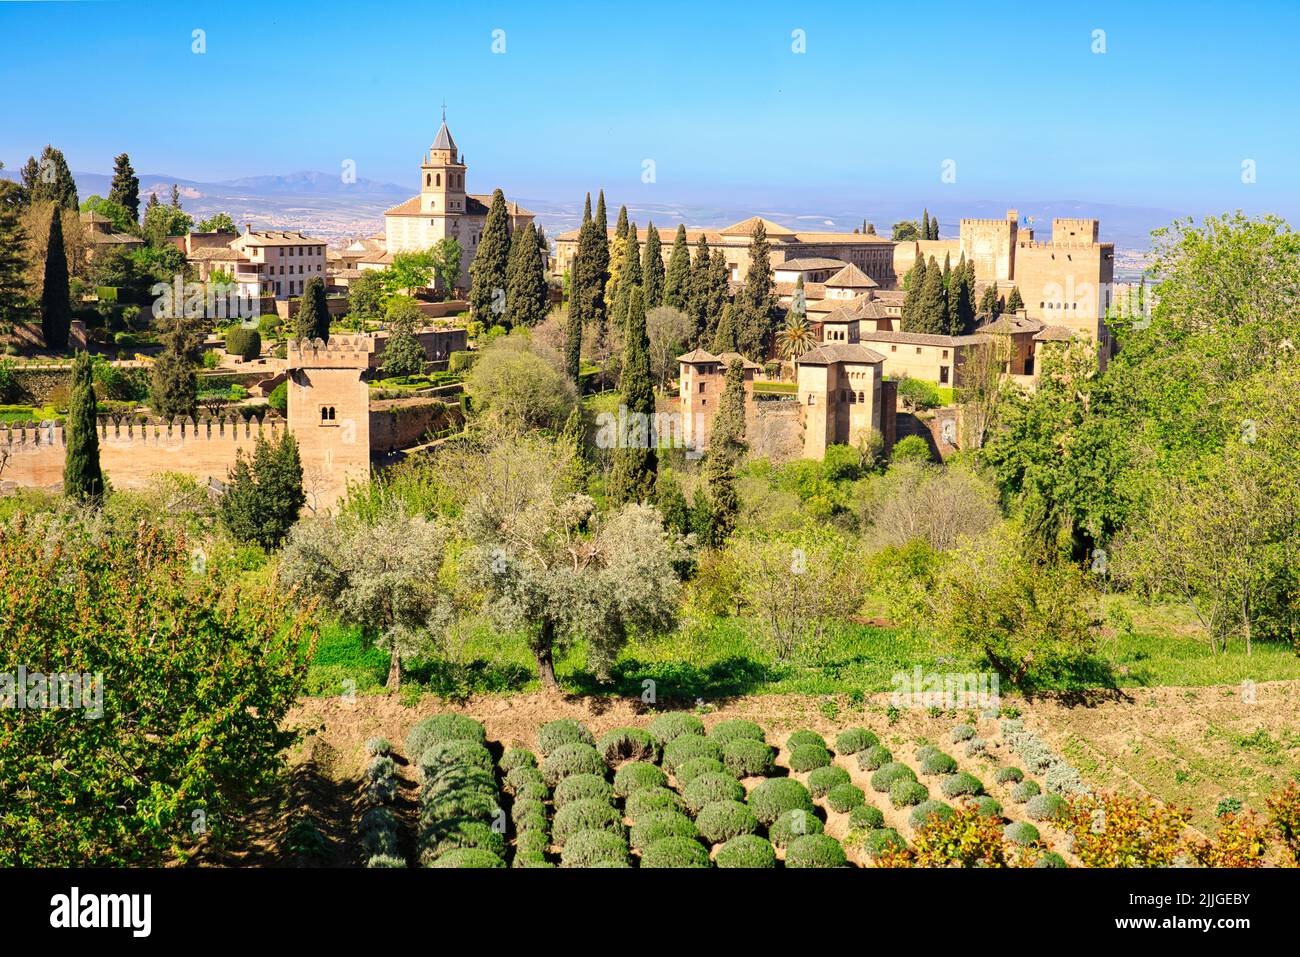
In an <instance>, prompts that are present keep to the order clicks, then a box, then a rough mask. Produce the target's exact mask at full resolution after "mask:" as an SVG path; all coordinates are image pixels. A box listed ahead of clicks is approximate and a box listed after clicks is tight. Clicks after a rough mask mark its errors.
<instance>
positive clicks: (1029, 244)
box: [1016, 239, 1115, 251]
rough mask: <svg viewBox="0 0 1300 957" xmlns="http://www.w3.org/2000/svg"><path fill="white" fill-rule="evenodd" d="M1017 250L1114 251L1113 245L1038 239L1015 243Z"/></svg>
mask: <svg viewBox="0 0 1300 957" xmlns="http://www.w3.org/2000/svg"><path fill="white" fill-rule="evenodd" d="M1016 248H1017V249H1045V250H1054V249H1061V250H1095V251H1100V250H1104V249H1114V248H1115V244H1114V243H1089V242H1060V243H1058V242H1051V241H1047V242H1044V241H1043V240H1039V239H1032V240H1031V239H1025V240H1021V241H1020V242H1018V243H1016Z"/></svg>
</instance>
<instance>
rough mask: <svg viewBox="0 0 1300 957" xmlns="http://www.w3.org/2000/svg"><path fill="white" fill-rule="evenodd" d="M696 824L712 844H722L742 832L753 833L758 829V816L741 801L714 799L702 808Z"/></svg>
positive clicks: (701, 833)
mask: <svg viewBox="0 0 1300 957" xmlns="http://www.w3.org/2000/svg"><path fill="white" fill-rule="evenodd" d="M695 825H696V827H698V828H699V833H700V837H702V838H704V839H705V840H706V841H708V842H709V843H710V844H721V843H722V842H724V841H729V840H731V839H732V838H733V837H739V836H740V835H741V834H753V833H754V832H755V831H757V830H758V818H756V817H755V816H754V812H753V811H752V810H751V809H750V808H749V806H748V805H746V804H742V803H740V802H739V801H713V802H712V803H710V804H706V805H704V807H702V808H701V809H700V813H699V814H698V815H697V816H696V818H695Z"/></svg>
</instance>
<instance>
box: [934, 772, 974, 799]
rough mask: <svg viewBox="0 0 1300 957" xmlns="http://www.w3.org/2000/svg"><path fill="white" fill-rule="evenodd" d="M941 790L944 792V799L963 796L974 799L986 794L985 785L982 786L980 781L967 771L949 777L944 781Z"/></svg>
mask: <svg viewBox="0 0 1300 957" xmlns="http://www.w3.org/2000/svg"><path fill="white" fill-rule="evenodd" d="M939 788H940V790H941V791H943V795H944V797H947V798H955V797H961V796H963V795H967V796H969V797H974V796H975V795H977V794H983V793H984V785H982V784H980V779H979V778H977V777H975V775H973V774H969V773H968V772H966V771H959V772H958V773H956V774H950V775H948V776H947V777H946V778H944V779H943V784H941V785H940V786H939Z"/></svg>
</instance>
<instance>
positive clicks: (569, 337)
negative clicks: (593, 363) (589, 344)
mask: <svg viewBox="0 0 1300 957" xmlns="http://www.w3.org/2000/svg"><path fill="white" fill-rule="evenodd" d="M591 225H592V223H591V194H590V193H588V194H587V199H586V202H585V203H584V204H583V207H582V225H581V226H579V227H578V251H577V253H576V254H575V255H574V257H573V265H572V266H571V267H570V269H569V315H568V322H567V324H566V325H565V329H564V369H565V371H566V372H567V373H568V374H569V378H570V379H572V380H573V382H574V384H575V385H579V384H580V382H579V371H580V369H581V367H582V324H583V322H584V321H585V318H586V305H587V301H588V298H589V296H588V292H587V284H588V282H589V281H590V280H589V278H588V277H589V276H590V274H591V268H590V264H591V242H592V240H591Z"/></svg>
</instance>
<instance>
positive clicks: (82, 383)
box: [63, 352, 104, 504]
mask: <svg viewBox="0 0 1300 957" xmlns="http://www.w3.org/2000/svg"><path fill="white" fill-rule="evenodd" d="M97 422H98V420H97V419H96V417H95V377H94V372H93V367H92V365H91V361H90V354H89V353H86V352H81V353H78V354H77V357H76V359H74V360H73V363H72V397H71V400H70V401H69V403H68V419H67V422H66V423H65V425H64V435H65V436H66V439H65V441H66V444H67V454H66V456H65V457H64V460H63V494H64V495H67V496H68V497H69V498H74V499H76V500H77V501H79V502H87V503H90V504H97V503H98V502H99V500H100V498H101V497H102V496H103V494H104V474H103V472H101V471H100V468H99V429H98V426H97Z"/></svg>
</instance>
